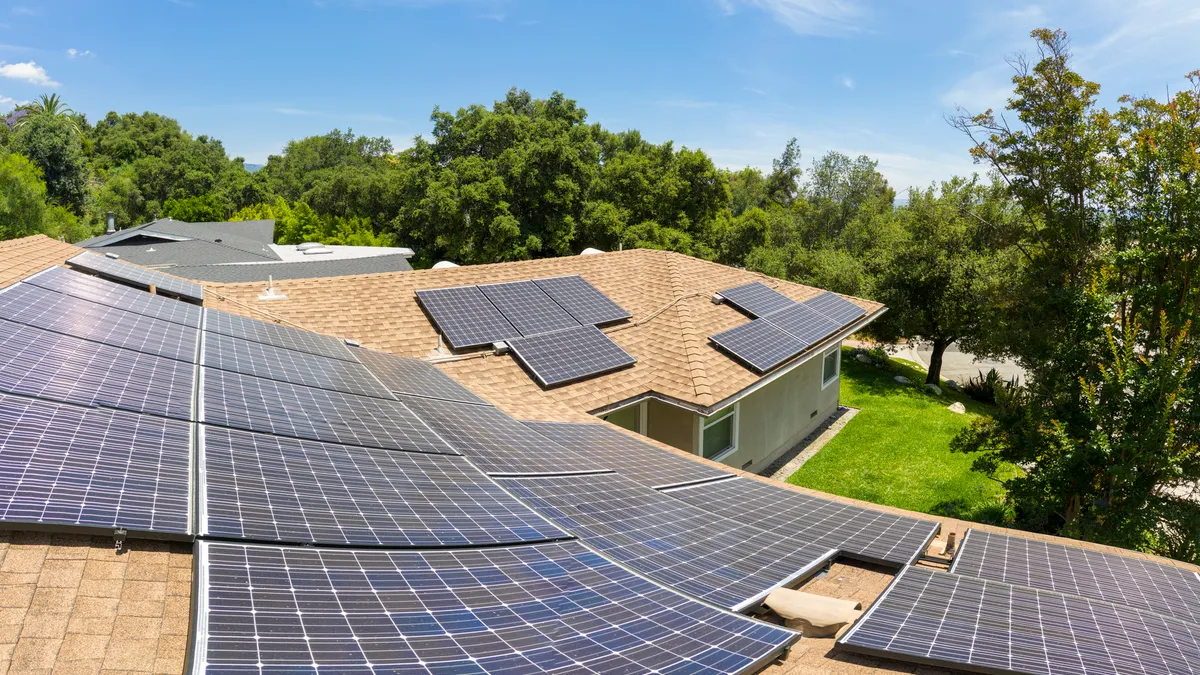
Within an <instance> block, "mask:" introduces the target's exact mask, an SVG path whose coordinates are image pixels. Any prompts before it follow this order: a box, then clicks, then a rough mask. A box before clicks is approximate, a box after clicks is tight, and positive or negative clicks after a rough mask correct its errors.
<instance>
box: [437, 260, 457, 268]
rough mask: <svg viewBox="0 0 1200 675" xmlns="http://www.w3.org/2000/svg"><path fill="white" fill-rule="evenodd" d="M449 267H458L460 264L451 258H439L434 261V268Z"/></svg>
mask: <svg viewBox="0 0 1200 675" xmlns="http://www.w3.org/2000/svg"><path fill="white" fill-rule="evenodd" d="M447 267H458V265H456V264H454V263H452V262H450V261H449V260H439V261H437V262H435V263H433V269H435V270H444V269H446V268H447Z"/></svg>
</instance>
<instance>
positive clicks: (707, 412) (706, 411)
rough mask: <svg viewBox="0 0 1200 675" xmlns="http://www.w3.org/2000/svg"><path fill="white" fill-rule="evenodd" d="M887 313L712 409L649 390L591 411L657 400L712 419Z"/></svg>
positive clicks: (846, 330)
mask: <svg viewBox="0 0 1200 675" xmlns="http://www.w3.org/2000/svg"><path fill="white" fill-rule="evenodd" d="M886 311H887V307H880V308H879V309H878V310H876V311H875V312H874V313H871V314H867V315H865V316H863V317H862V318H860V319H859V320H858V321H855V322H854V323H852V324H850V325H848V326H846V327H845V328H843V329H841V330H840V331H838V332H836V333H834V334H833V335H832V336H831V337H829V338H827V339H825V340H822V341H821V342H820V343H818V344H816V345H813V346H812V347H811V348H809V350H808V351H807V352H805V353H804V354H803V355H801V356H799V357H798V358H796V360H794V361H792V362H791V363H789V364H787V365H786V366H784V367H782V368H779V369H777V370H775V371H774V372H772V373H770V374H769V375H766V376H764V377H761V378H759V379H758V381H756V382H755V383H754V384H752V385H750V386H749V387H746V388H745V389H742V390H741V391H738V392H735V393H733V394H731V395H730V396H727V397H725V398H723V399H721V400H720V401H717V402H716V403H714V404H712V405H710V406H701V405H696V404H695V403H688V402H687V401H681V400H679V399H677V398H674V397H671V396H664V395H662V394H659V393H657V392H653V391H648V392H646V393H644V394H639V395H637V396H634V397H633V398H627V399H625V400H623V401H619V402H617V403H612V404H609V405H606V406H603V407H600V408H596V409H594V410H590V411H588V412H589V413H590V414H592V415H607V414H608V413H611V412H614V411H617V410H621V409H622V408H628V407H629V406H632V405H637V404H638V403H641V402H642V401H646V400H650V399H654V400H657V401H662V402H663V403H667V404H669V405H673V406H675V407H677V408H683V409H685V410H690V411H691V412H694V413H696V414H697V415H701V416H703V417H709V416H711V415H712V414H713V413H715V412H717V411H719V410H724V409H725V408H727V407H729V406H730V405H733V404H734V403H737V402H738V401H740V400H742V399H744V398H746V397H747V396H749V395H751V394H753V393H754V392H756V391H758V390H759V389H762V388H763V387H765V386H767V385H769V384H771V383H772V382H774V381H775V380H778V379H779V378H781V377H783V376H785V375H787V374H788V373H790V372H792V371H793V370H795V369H797V368H799V367H800V366H803V365H804V364H806V363H808V362H809V361H811V360H812V359H813V357H815V356H817V355H818V354H823V353H824V352H825V350H826V348H827V347H829V346H830V345H832V344H836V343H838V342H841V341H842V340H845V339H846V338H848V337H850V336H851V335H853V334H855V333H857V332H858V331H860V330H862V329H863V327H864V326H866V325H867V324H869V323H871V322H872V321H874V320H875V319H878V318H879V317H881V316H883V313H884V312H886Z"/></svg>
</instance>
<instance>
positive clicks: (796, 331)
mask: <svg viewBox="0 0 1200 675" xmlns="http://www.w3.org/2000/svg"><path fill="white" fill-rule="evenodd" d="M763 319H764V320H766V321H769V322H771V323H773V324H775V327H776V328H778V329H780V330H782V331H784V332H785V333H788V334H789V335H791V336H792V337H794V338H796V339H797V340H799V341H800V342H802V343H804V346H805V347H808V346H810V345H814V344H816V343H818V342H820V341H821V340H824V339H825V338H827V337H829V336H830V335H832V334H833V333H835V332H837V331H838V329H840V328H841V327H842V324H840V323H838V322H837V321H834V320H833V319H830V318H827V317H826V316H825V315H823V314H821V313H820V312H818V311H816V310H815V309H813V308H811V307H809V306H808V305H802V304H796V305H792V306H791V307H788V308H786V309H781V310H779V311H778V312H773V313H771V314H768V315H766V316H765V317H763Z"/></svg>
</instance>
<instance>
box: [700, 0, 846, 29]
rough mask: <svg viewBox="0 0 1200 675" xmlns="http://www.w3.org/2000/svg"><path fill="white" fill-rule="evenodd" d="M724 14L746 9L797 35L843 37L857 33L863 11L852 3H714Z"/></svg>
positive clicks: (724, 0)
mask: <svg viewBox="0 0 1200 675" xmlns="http://www.w3.org/2000/svg"><path fill="white" fill-rule="evenodd" d="M717 2H718V3H719V4H720V6H721V8H722V9H723V10H724V11H725V13H726V14H733V13H735V12H737V10H738V8H739V7H750V8H753V9H757V10H760V11H763V12H766V13H768V14H770V15H771V16H772V17H774V18H775V20H776V21H778V22H780V23H782V24H783V25H785V26H787V27H788V28H791V29H792V30H793V31H795V32H797V33H799V34H801V35H844V34H846V33H852V32H855V31H858V30H859V26H858V23H857V22H858V21H859V20H860V19H862V18H863V17H864V16H865V12H864V11H863V9H862V8H861V7H859V5H858V3H857V2H855V1H854V0H717Z"/></svg>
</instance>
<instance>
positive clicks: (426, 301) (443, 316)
mask: <svg viewBox="0 0 1200 675" xmlns="http://www.w3.org/2000/svg"><path fill="white" fill-rule="evenodd" d="M416 295H417V301H418V302H420V304H421V306H422V307H423V308H425V311H426V312H428V313H429V316H430V318H431V319H432V320H433V325H434V326H435V327H436V328H437V329H438V331H439V332H441V334H442V336H443V337H444V338H445V339H446V342H447V343H448V344H449V345H450V347H451V348H452V349H468V348H471V347H482V346H485V345H491V344H492V343H493V342H502V341H504V340H508V339H511V338H516V337H520V336H521V331H519V330H517V329H516V328H515V327H514V326H513V325H512V324H511V323H509V321H508V319H506V318H504V315H503V314H501V313H500V310H498V309H496V307H495V305H493V304H492V303H491V301H490V300H488V299H487V296H485V295H484V294H483V291H480V290H479V288H478V287H476V286H455V287H452V288H427V289H421V290H418V291H416Z"/></svg>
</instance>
